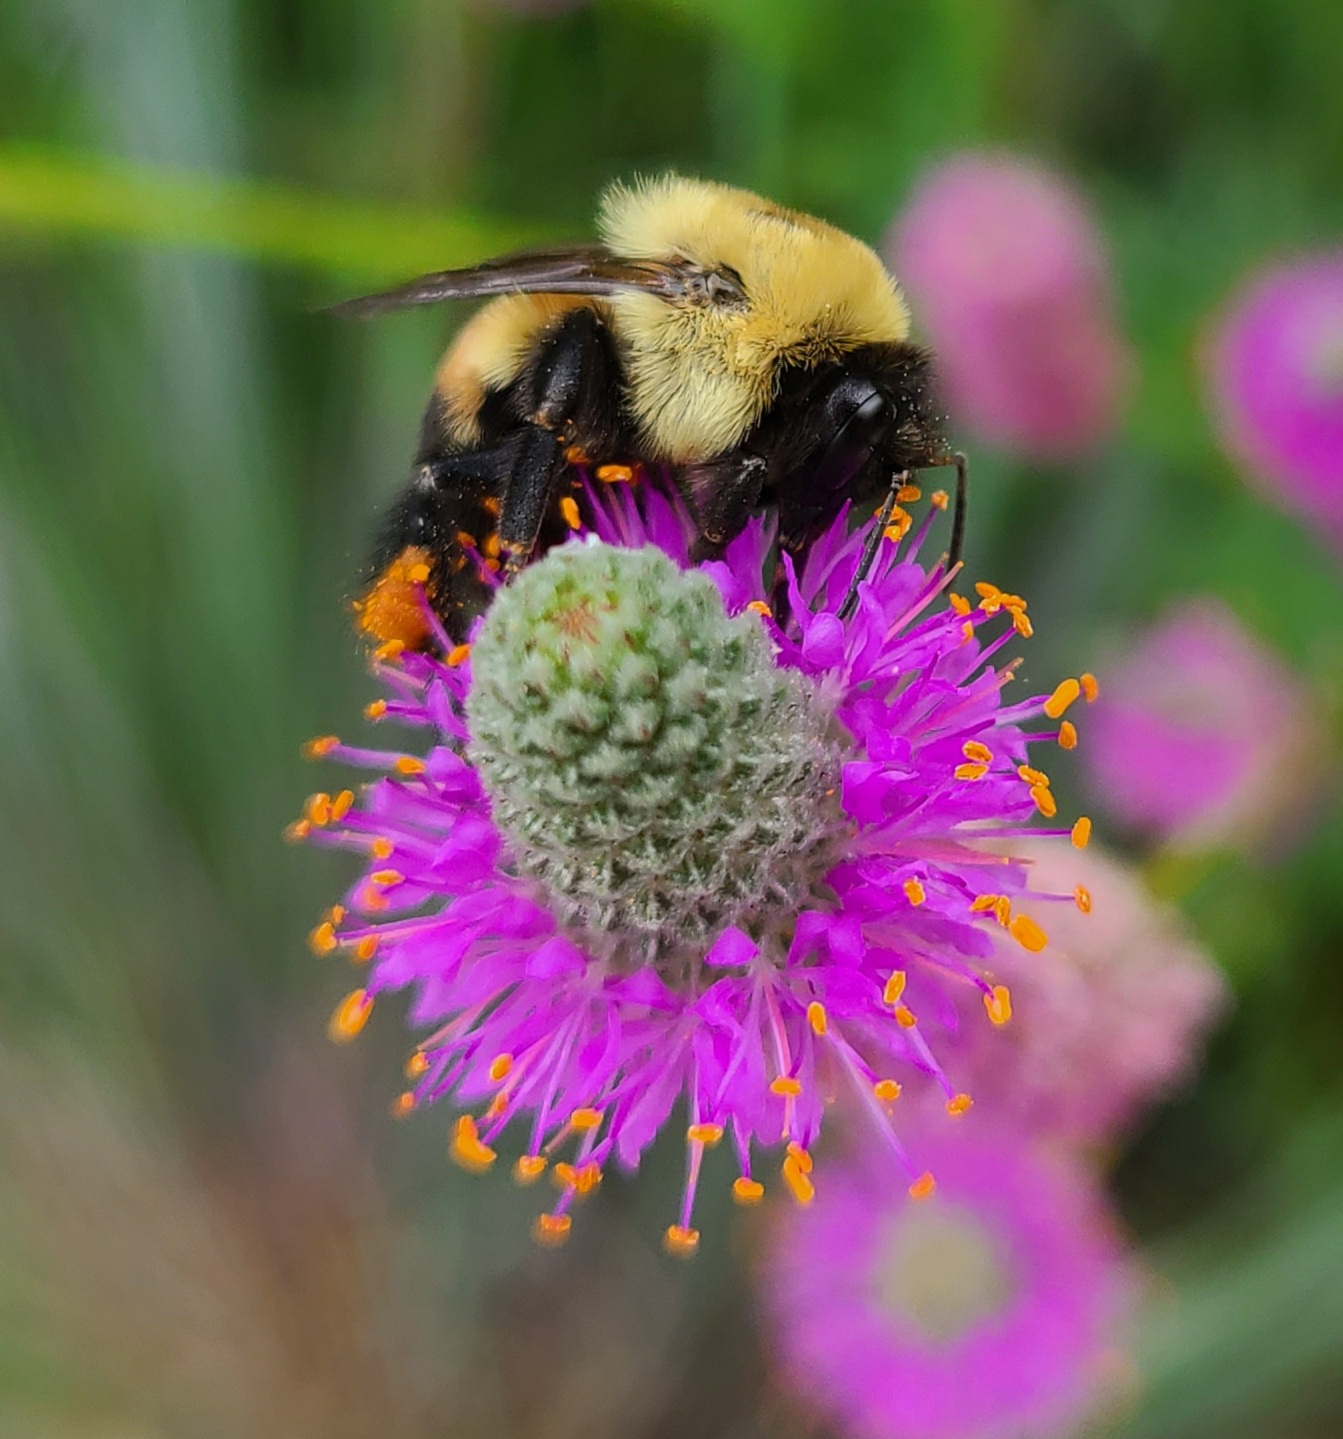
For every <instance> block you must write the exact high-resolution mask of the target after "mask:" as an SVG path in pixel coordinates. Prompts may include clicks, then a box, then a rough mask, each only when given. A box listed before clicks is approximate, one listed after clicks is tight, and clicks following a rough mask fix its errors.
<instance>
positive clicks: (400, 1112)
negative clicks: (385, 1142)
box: [392, 1090, 415, 1119]
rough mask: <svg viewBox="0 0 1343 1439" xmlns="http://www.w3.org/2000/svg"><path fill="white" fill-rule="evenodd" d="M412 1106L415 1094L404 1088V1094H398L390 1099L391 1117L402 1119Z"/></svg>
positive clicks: (413, 1105) (413, 1106)
mask: <svg viewBox="0 0 1343 1439" xmlns="http://www.w3.org/2000/svg"><path fill="white" fill-rule="evenodd" d="M414 1108H415V1096H414V1095H413V1094H412V1093H411V1092H410V1090H406V1092H405V1093H404V1094H398V1095H397V1096H396V1098H395V1099H394V1100H392V1118H393V1119H404V1118H405V1117H406V1115H408V1114H409V1113H410V1111H411V1110H412V1109H414Z"/></svg>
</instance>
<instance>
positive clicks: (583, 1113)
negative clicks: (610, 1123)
mask: <svg viewBox="0 0 1343 1439" xmlns="http://www.w3.org/2000/svg"><path fill="white" fill-rule="evenodd" d="M601 1122H602V1112H601V1110H600V1109H575V1110H574V1112H573V1113H572V1114H571V1115H570V1116H569V1123H570V1124H572V1125H573V1127H574V1128H575V1129H596V1128H597V1126H598V1125H599V1124H600V1123H601Z"/></svg>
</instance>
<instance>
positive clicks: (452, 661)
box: [448, 645, 471, 670]
mask: <svg viewBox="0 0 1343 1439" xmlns="http://www.w3.org/2000/svg"><path fill="white" fill-rule="evenodd" d="M470 655H471V646H470V645H453V647H452V648H451V649H450V650H449V651H448V668H449V669H454V670H455V669H456V668H457V667H458V665H462V664H465V663H466V661H467V660H468V659H469V658H470Z"/></svg>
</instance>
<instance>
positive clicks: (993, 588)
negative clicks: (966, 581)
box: [975, 580, 1002, 600]
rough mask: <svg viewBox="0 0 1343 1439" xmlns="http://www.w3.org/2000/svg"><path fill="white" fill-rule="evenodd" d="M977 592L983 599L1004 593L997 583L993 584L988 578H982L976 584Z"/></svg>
mask: <svg viewBox="0 0 1343 1439" xmlns="http://www.w3.org/2000/svg"><path fill="white" fill-rule="evenodd" d="M975 593H976V594H977V595H978V596H979V597H980V599H982V600H991V599H993V598H994V597H995V596H996V595H1000V594H1002V591H1001V590H1000V589H999V588H998V586H997V585H991V584H989V582H988V581H987V580H980V581H979V583H978V584H977V585H976V586H975Z"/></svg>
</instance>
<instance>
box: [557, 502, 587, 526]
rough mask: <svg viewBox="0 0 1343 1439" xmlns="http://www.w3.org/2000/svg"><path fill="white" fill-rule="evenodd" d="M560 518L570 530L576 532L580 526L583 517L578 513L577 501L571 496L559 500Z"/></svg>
mask: <svg viewBox="0 0 1343 1439" xmlns="http://www.w3.org/2000/svg"><path fill="white" fill-rule="evenodd" d="M560 517H561V518H562V519H563V520H564V523H565V524H566V525H568V526H569V528H570V529H571V530H576V529H578V528H579V527H580V526H581V525H582V523H583V517H582V516H581V515H580V514H579V513H578V501H577V500H575V499H574V498H573V496H572V495H565V496H564V497H563V499H561V500H560Z"/></svg>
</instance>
